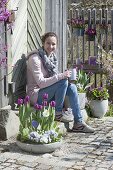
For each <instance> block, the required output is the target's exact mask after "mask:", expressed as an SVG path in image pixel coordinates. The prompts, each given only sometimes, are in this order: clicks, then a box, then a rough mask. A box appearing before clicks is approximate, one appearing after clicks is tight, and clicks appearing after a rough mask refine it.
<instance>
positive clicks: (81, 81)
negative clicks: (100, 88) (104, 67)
mask: <svg viewBox="0 0 113 170" xmlns="http://www.w3.org/2000/svg"><path fill="white" fill-rule="evenodd" d="M91 75H92V73H90V72H89V73H85V71H84V70H83V69H79V70H78V71H77V79H76V80H75V84H76V86H77V90H78V95H79V102H80V109H81V113H82V115H83V119H84V120H85V121H87V119H88V115H87V112H86V109H85V105H86V102H87V96H86V91H87V89H88V88H89V87H90V86H91V85H92V82H89V79H90V77H91Z"/></svg>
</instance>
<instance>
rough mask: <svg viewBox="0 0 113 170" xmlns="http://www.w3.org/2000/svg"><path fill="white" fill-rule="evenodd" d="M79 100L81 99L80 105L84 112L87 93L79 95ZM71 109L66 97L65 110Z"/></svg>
mask: <svg viewBox="0 0 113 170" xmlns="http://www.w3.org/2000/svg"><path fill="white" fill-rule="evenodd" d="M78 98H79V103H80V109H81V110H82V109H84V108H85V103H86V93H78ZM69 107H70V103H69V99H68V97H67V96H66V97H65V108H69Z"/></svg>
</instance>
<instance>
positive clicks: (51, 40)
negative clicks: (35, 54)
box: [43, 36, 57, 55]
mask: <svg viewBox="0 0 113 170" xmlns="http://www.w3.org/2000/svg"><path fill="white" fill-rule="evenodd" d="M43 46H44V50H45V51H46V52H47V55H50V54H51V53H52V52H55V50H56V47H57V38H56V37H54V36H49V37H48V38H46V40H45V42H44V44H43Z"/></svg>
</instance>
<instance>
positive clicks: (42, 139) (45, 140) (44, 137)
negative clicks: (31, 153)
mask: <svg viewBox="0 0 113 170" xmlns="http://www.w3.org/2000/svg"><path fill="white" fill-rule="evenodd" d="M40 142H41V143H48V137H47V136H46V135H42V136H41V138H40Z"/></svg>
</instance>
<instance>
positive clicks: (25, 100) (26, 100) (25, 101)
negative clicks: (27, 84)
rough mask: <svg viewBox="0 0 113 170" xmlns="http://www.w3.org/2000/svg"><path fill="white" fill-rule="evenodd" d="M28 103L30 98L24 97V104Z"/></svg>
mask: <svg viewBox="0 0 113 170" xmlns="http://www.w3.org/2000/svg"><path fill="white" fill-rule="evenodd" d="M29 101H30V97H29V96H26V97H25V99H24V103H25V104H27V103H29Z"/></svg>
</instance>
